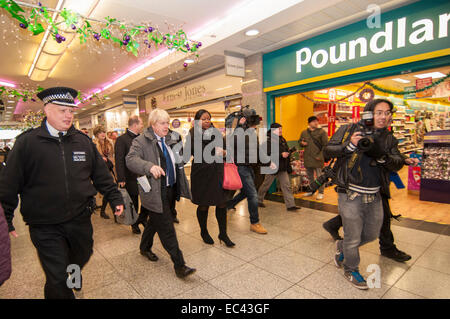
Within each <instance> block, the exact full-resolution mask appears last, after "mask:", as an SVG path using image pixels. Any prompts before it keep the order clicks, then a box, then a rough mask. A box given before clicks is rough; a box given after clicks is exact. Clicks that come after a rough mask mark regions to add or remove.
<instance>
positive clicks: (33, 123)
mask: <svg viewBox="0 0 450 319" xmlns="http://www.w3.org/2000/svg"><path fill="white" fill-rule="evenodd" d="M44 117H45V113H44V111H42V110H39V111H37V112H33V111H27V112H26V113H25V116H24V117H23V126H22V129H23V130H27V129H30V128H35V127H38V126H39V125H41V122H42V120H43V119H44Z"/></svg>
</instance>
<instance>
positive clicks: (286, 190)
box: [258, 123, 300, 211]
mask: <svg viewBox="0 0 450 319" xmlns="http://www.w3.org/2000/svg"><path fill="white" fill-rule="evenodd" d="M272 140H274V141H275V142H276V143H278V145H279V147H278V153H279V155H278V156H279V162H280V165H279V167H278V168H277V169H276V170H273V172H271V174H267V175H266V177H265V178H264V182H263V183H262V185H261V186H260V187H259V190H258V205H259V207H266V206H265V205H264V204H263V201H264V196H265V195H266V193H267V191H268V190H269V187H270V185H272V183H273V181H274V180H275V178H278V181H279V182H280V187H281V191H282V192H283V197H284V202H285V204H286V208H287V210H290V211H296V210H299V209H300V207H298V206H296V205H295V200H294V196H293V195H292V189H291V182H290V180H289V174H290V173H292V167H291V162H290V159H289V157H290V156H291V152H292V151H294V150H295V148H294V149H292V150H291V149H289V146H288V144H287V142H286V140H285V139H284V137H283V135H282V126H281V124H278V123H272V124H271V125H270V129H269V130H268V131H267V141H266V142H265V143H264V144H263V145H262V147H263V149H264V150H267V154H268V155H269V156H270V155H271V152H272V149H271V144H272V142H273V141H272Z"/></svg>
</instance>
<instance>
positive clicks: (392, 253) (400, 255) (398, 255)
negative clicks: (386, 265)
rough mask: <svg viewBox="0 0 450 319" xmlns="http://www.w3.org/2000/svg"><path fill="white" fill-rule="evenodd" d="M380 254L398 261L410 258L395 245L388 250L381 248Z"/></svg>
mask: <svg viewBox="0 0 450 319" xmlns="http://www.w3.org/2000/svg"><path fill="white" fill-rule="evenodd" d="M381 256H384V257H387V258H390V259H393V260H395V261H398V262H404V261H408V260H410V259H411V256H410V255H408V254H407V253H404V252H403V251H401V250H398V249H397V248H396V247H395V248H393V249H389V250H381Z"/></svg>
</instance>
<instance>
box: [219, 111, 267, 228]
mask: <svg viewBox="0 0 450 319" xmlns="http://www.w3.org/2000/svg"><path fill="white" fill-rule="evenodd" d="M260 121H261V119H260V117H259V115H252V116H250V117H249V118H248V119H247V118H245V117H242V118H241V119H240V120H239V125H240V126H241V127H242V128H245V133H246V135H245V143H244V145H238V136H237V132H238V130H241V128H240V127H238V128H236V130H235V131H234V133H233V134H232V135H231V136H230V137H229V138H234V163H235V164H236V165H237V168H238V172H239V176H240V177H241V181H242V189H241V193H242V196H240V194H241V193H240V194H238V195H237V196H236V197H234V198H233V199H231V200H230V201H228V202H227V208H228V209H231V208H233V207H235V206H236V205H237V203H238V202H239V201H241V200H242V199H243V198H247V202H248V211H249V213H250V224H251V225H250V231H253V232H256V233H258V234H267V230H266V229H265V228H264V227H263V226H262V225H261V223H260V222H259V213H258V192H257V190H256V186H255V181H254V179H255V173H254V171H253V168H252V166H255V165H257V164H258V163H252V162H251V161H250V153H254V154H256V156H259V152H258V148H259V144H258V141H257V140H258V138H257V135H256V127H257V126H258V125H259V123H260ZM251 141H256V142H255V145H253V143H251ZM242 146H243V148H242ZM242 152H244V161H243V162H241V161H239V160H238V153H242ZM271 167H272V169H275V166H274V164H273V163H272V164H271ZM244 196H245V197H244Z"/></svg>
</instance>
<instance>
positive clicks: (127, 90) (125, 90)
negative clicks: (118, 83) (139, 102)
mask: <svg viewBox="0 0 450 319" xmlns="http://www.w3.org/2000/svg"><path fill="white" fill-rule="evenodd" d="M122 91H124V92H129V91H130V90H129V89H122Z"/></svg>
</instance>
